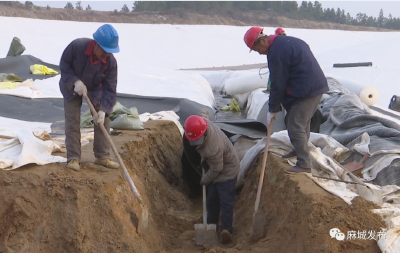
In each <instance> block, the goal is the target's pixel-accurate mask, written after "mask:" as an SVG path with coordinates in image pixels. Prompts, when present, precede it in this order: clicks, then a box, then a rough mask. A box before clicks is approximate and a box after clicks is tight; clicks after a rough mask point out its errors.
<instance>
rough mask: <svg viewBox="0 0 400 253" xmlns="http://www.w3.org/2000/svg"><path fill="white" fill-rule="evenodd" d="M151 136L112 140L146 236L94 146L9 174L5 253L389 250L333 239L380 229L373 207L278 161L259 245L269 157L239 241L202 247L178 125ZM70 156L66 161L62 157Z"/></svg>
mask: <svg viewBox="0 0 400 253" xmlns="http://www.w3.org/2000/svg"><path fill="white" fill-rule="evenodd" d="M144 126H145V130H142V131H122V132H120V133H119V134H118V135H113V136H112V139H113V141H114V143H115V145H116V146H117V147H119V152H120V154H121V156H122V158H123V159H124V161H125V164H126V166H127V168H128V170H129V173H130V175H131V177H132V180H133V181H134V183H135V184H136V186H137V188H138V190H139V192H140V194H141V196H142V198H143V201H144V203H145V204H146V205H147V207H148V209H149V213H150V215H149V228H148V230H147V231H146V232H145V233H138V224H139V222H140V214H141V207H140V205H139V204H138V202H137V201H136V199H135V198H134V196H133V194H132V193H131V192H130V190H129V187H128V185H127V183H126V182H125V181H124V179H123V177H122V174H121V172H120V171H119V170H110V169H105V168H103V167H98V166H94V165H93V164H91V162H93V161H94V157H93V154H92V145H91V144H90V145H87V146H85V147H84V148H83V152H82V154H83V159H82V160H83V162H84V164H83V166H82V169H81V171H79V172H76V171H72V170H70V169H67V168H65V164H61V165H58V164H53V165H49V166H25V167H24V168H21V169H17V170H15V171H0V200H1V204H0V253H14V252H15V253H19V252H30V253H38V252H60V253H62V252H68V253H75V252H76V253H83V252H85V253H86V252H90V253H91V252H93V253H94V252H96V253H97V252H110V253H111V252H145V253H146V252H173V253H178V252H179V253H184V252H185V253H187V252H210V253H211V252H214V253H216V252H221V253H222V252H226V253H234V252H380V251H379V248H378V247H377V245H376V242H375V241H372V240H345V241H337V240H336V239H331V238H330V235H329V230H330V229H331V228H338V229H340V230H341V231H342V232H343V233H347V231H351V230H355V231H363V230H367V231H368V230H374V231H380V228H381V227H383V226H384V224H383V222H382V221H381V220H380V218H379V217H378V216H376V215H374V214H372V212H370V211H369V209H371V208H373V207H374V206H373V204H372V203H370V202H367V201H365V200H364V199H361V198H360V199H356V200H355V201H354V203H353V205H352V206H348V205H347V204H346V203H345V202H343V201H342V200H341V199H339V198H337V197H335V196H333V195H330V194H329V193H327V192H325V191H324V190H323V189H321V188H319V187H318V186H317V185H315V184H314V183H313V182H312V181H311V180H310V179H308V178H307V177H305V176H303V175H295V176H288V175H286V174H285V173H284V169H285V168H287V167H288V165H287V164H284V163H283V162H282V160H281V159H280V158H276V157H273V156H272V155H270V157H269V160H268V164H267V172H266V178H265V180H264V188H263V193H262V199H261V206H260V208H261V211H262V212H263V213H264V214H265V217H266V223H265V231H266V233H265V235H264V236H263V238H261V239H259V240H255V239H254V238H253V237H252V218H253V217H252V215H253V210H254V200H255V195H256V191H257V189H256V188H257V185H258V175H259V170H260V168H261V164H259V163H260V161H261V157H260V159H259V162H257V163H256V164H255V165H254V169H253V170H251V171H250V172H249V175H248V177H247V178H246V181H245V185H244V187H243V188H242V189H241V190H240V191H238V193H237V202H236V204H235V214H234V229H235V231H234V234H233V239H234V240H233V242H232V243H231V244H229V245H218V246H216V247H211V246H210V245H204V246H196V245H195V241H194V235H195V234H194V226H193V225H194V224H195V223H201V221H202V219H201V204H200V205H199V203H201V201H200V202H199V199H195V200H193V199H190V198H188V197H187V195H188V188H187V186H185V183H184V182H183V181H182V176H181V175H182V168H181V162H180V158H181V154H182V138H181V135H180V133H179V130H178V128H177V127H176V126H175V124H174V123H172V122H168V121H149V122H146V123H145V124H144ZM59 155H65V154H59Z"/></svg>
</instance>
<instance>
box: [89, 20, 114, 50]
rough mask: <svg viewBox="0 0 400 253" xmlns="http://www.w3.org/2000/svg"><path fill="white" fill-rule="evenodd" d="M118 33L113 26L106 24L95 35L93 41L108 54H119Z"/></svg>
mask: <svg viewBox="0 0 400 253" xmlns="http://www.w3.org/2000/svg"><path fill="white" fill-rule="evenodd" d="M118 38H119V37H118V33H117V31H116V30H115V29H114V27H113V26H112V25H109V24H105V25H102V26H100V27H99V29H97V31H96V32H95V33H93V39H94V40H95V41H96V42H97V44H99V45H100V47H101V48H102V49H103V50H104V51H105V52H106V53H118V52H119V46H118Z"/></svg>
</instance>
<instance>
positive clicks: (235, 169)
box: [184, 109, 240, 244]
mask: <svg viewBox="0 0 400 253" xmlns="http://www.w3.org/2000/svg"><path fill="white" fill-rule="evenodd" d="M184 129H185V137H186V138H187V139H188V140H189V142H190V144H191V145H192V146H196V151H197V152H198V153H199V154H200V156H201V160H202V164H206V165H207V166H203V167H208V170H207V172H206V173H205V174H204V176H203V177H202V178H201V182H200V184H201V185H206V187H207V204H206V206H207V223H208V224H216V225H217V226H218V223H219V215H220V213H221V230H222V232H221V236H220V238H221V242H222V243H224V244H225V243H229V242H231V241H232V231H233V227H232V222H233V206H234V202H235V191H236V178H237V175H238V173H239V168H240V160H239V156H238V154H237V153H236V150H235V149H234V148H233V145H232V142H231V141H230V140H229V139H228V137H227V136H226V135H225V134H224V133H223V132H222V130H221V129H220V128H219V127H218V126H217V125H215V124H214V123H213V122H211V121H210V120H209V113H208V111H207V110H205V109H204V110H202V111H200V113H199V115H192V116H189V117H188V118H187V119H186V121H185V124H184Z"/></svg>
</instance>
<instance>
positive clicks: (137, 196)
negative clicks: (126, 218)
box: [83, 95, 142, 204]
mask: <svg viewBox="0 0 400 253" xmlns="http://www.w3.org/2000/svg"><path fill="white" fill-rule="evenodd" d="M83 98H84V99H85V101H86V103H87V104H88V105H89V107H90V111H91V112H92V114H93V116H94V117H95V118H97V117H98V115H97V111H96V109H94V106H93V104H92V102H91V101H90V99H89V98H88V96H87V95H83ZM95 124H97V122H95ZM99 127H100V129H101V131H102V132H103V134H104V136H105V137H106V139H107V141H108V144H110V146H111V149H112V150H113V152H114V154H115V156H116V157H117V160H118V162H119V165H120V166H121V168H122V172H123V174H124V178H125V180H126V181H127V182H128V184H129V187H130V188H131V190H132V192H133V194H134V195H135V197H136V199H137V201H138V202H139V204H142V198H141V197H140V194H139V192H138V190H137V189H136V186H135V184H134V183H133V181H132V178H131V177H130V176H129V173H128V170H127V169H126V167H125V164H124V161H123V160H122V158H121V156H120V155H119V153H118V150H117V148H116V147H115V145H114V143H113V142H112V140H111V137H110V135H109V134H108V131H107V130H106V128H105V127H104V125H103V124H99Z"/></svg>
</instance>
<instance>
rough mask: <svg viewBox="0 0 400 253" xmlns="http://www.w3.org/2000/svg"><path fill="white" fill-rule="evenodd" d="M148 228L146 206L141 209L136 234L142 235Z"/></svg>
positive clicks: (147, 210)
mask: <svg viewBox="0 0 400 253" xmlns="http://www.w3.org/2000/svg"><path fill="white" fill-rule="evenodd" d="M148 226H149V209H147V207H146V206H143V207H142V213H141V217H140V220H139V225H138V233H139V234H143V233H144V232H145V231H146V230H147V228H148Z"/></svg>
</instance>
